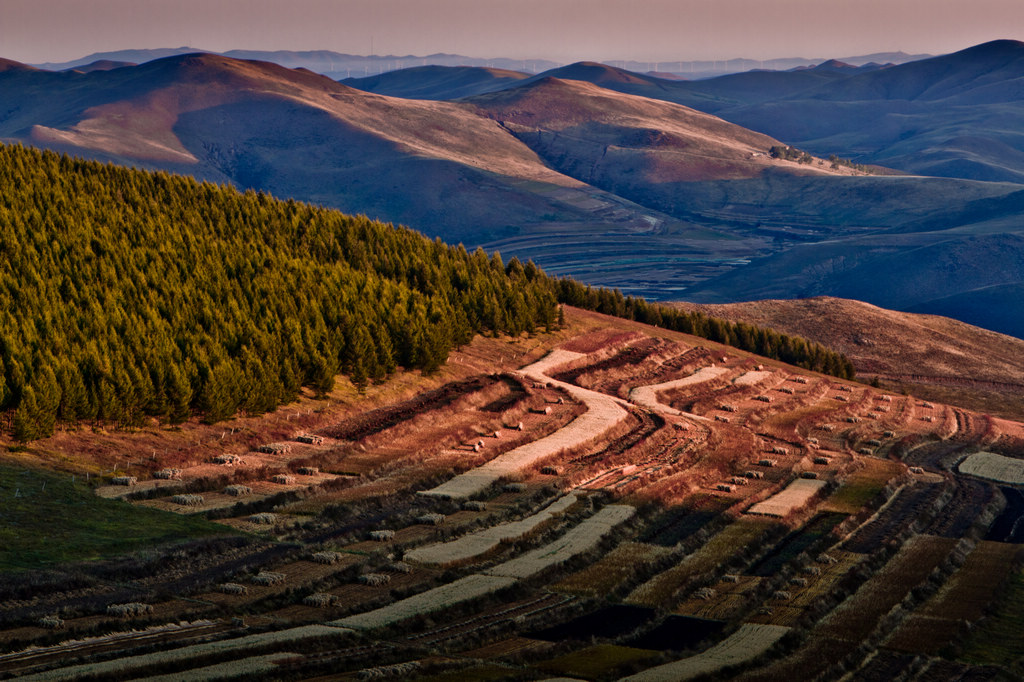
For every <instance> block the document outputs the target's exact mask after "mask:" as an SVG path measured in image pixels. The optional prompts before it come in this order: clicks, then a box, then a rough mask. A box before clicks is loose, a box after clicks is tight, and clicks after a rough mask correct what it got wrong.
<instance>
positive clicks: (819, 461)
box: [814, 457, 832, 464]
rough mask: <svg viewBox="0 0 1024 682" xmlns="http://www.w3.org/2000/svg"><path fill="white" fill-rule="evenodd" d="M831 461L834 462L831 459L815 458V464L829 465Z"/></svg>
mask: <svg viewBox="0 0 1024 682" xmlns="http://www.w3.org/2000/svg"><path fill="white" fill-rule="evenodd" d="M831 461H832V460H831V459H829V458H828V457H815V458H814V463H815V464H829V463H830V462H831Z"/></svg>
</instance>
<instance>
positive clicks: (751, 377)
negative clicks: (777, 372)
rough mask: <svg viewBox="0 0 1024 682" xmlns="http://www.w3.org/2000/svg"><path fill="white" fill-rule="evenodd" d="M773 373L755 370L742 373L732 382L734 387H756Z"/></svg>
mask: <svg viewBox="0 0 1024 682" xmlns="http://www.w3.org/2000/svg"><path fill="white" fill-rule="evenodd" d="M772 374H774V372H770V371H765V370H757V371H753V372H744V373H743V374H741V375H739V376H738V377H736V378H735V379H733V380H732V383H733V385H734V386H757V385H758V384H759V383H761V382H762V381H764V380H765V379H767V378H768V377H770V376H771V375H772Z"/></svg>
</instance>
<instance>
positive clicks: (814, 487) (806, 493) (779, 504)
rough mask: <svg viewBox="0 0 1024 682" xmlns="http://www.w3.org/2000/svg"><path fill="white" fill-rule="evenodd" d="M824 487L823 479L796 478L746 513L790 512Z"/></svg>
mask: <svg viewBox="0 0 1024 682" xmlns="http://www.w3.org/2000/svg"><path fill="white" fill-rule="evenodd" d="M824 487H825V481H821V480H817V479H808V478H798V479H796V480H795V481H793V482H792V483H790V484H789V485H787V486H786V487H785V488H784V489H783V490H781V491H779V492H778V493H776V494H774V495H772V496H771V497H769V498H768V499H767V500H765V501H763V502H758V503H757V504H755V505H754V506H753V507H751V508H750V509H748V510H747V513H748V514H763V515H765V516H785V515H786V514H789V513H790V512H792V511H794V510H796V509H799V508H801V507H803V506H804V505H805V504H807V502H808V500H810V499H811V498H812V497H814V494H815V493H817V492H818V491H819V490H821V489H822V488H824Z"/></svg>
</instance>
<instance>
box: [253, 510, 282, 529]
mask: <svg viewBox="0 0 1024 682" xmlns="http://www.w3.org/2000/svg"><path fill="white" fill-rule="evenodd" d="M249 522H250V523H258V524H260V525H262V526H272V525H274V524H275V523H277V514H272V513H270V512H260V513H259V514H253V515H252V516H250V517H249Z"/></svg>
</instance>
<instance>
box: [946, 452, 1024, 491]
mask: <svg viewBox="0 0 1024 682" xmlns="http://www.w3.org/2000/svg"><path fill="white" fill-rule="evenodd" d="M960 471H961V473H965V474H970V475H971V476H978V477H979V478H987V479H989V480H990V481H999V482H1000V483H1013V484H1016V485H1020V484H1021V483H1024V459H1014V458H1013V457H1006V456H1004V455H998V454H996V453H994V452H976V453H974V454H973V455H969V456H968V457H967V458H966V459H964V461H962V462H960Z"/></svg>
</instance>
